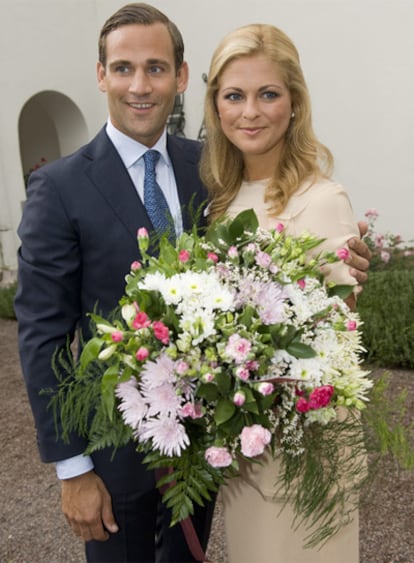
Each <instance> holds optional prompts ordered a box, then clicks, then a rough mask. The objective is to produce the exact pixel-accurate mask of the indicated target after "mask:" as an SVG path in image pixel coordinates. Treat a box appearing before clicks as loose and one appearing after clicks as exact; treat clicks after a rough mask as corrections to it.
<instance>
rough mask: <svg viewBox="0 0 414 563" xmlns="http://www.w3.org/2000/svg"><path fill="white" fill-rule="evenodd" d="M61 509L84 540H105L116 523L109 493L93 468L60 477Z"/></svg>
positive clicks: (112, 531)
mask: <svg viewBox="0 0 414 563" xmlns="http://www.w3.org/2000/svg"><path fill="white" fill-rule="evenodd" d="M61 490H62V512H63V514H64V515H65V517H66V520H67V521H68V523H69V525H70V526H71V528H72V530H73V531H74V533H75V534H76V535H77V536H79V537H80V538H82V539H83V540H84V541H90V540H97V541H105V540H107V539H108V538H109V532H110V533H112V534H115V533H116V532H117V531H118V526H117V524H116V522H115V518H114V515H113V513H112V501H111V496H110V494H109V492H108V490H107V488H106V487H105V484H104V482H103V481H102V479H101V478H100V477H98V475H97V474H96V473H95V472H94V471H88V472H87V473H83V474H82V475H79V476H77V477H72V478H71V479H62V481H61Z"/></svg>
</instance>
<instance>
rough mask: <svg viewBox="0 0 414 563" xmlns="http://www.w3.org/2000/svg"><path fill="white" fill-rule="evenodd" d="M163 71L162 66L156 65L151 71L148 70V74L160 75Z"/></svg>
mask: <svg viewBox="0 0 414 563" xmlns="http://www.w3.org/2000/svg"><path fill="white" fill-rule="evenodd" d="M162 71H163V69H162V67H160V66H155V65H154V66H150V67H149V69H148V72H149V73H150V74H159V73H160V72H162Z"/></svg>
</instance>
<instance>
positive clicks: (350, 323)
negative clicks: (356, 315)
mask: <svg viewBox="0 0 414 563" xmlns="http://www.w3.org/2000/svg"><path fill="white" fill-rule="evenodd" d="M356 327H357V323H356V321H351V320H349V321H346V330H349V331H352V330H356Z"/></svg>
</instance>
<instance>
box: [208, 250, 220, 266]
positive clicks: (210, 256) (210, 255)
mask: <svg viewBox="0 0 414 563" xmlns="http://www.w3.org/2000/svg"><path fill="white" fill-rule="evenodd" d="M207 258H208V259H209V260H212V261H213V262H215V263H216V264H217V262H218V259H219V258H218V256H217V254H216V253H215V252H209V253H208V254H207Z"/></svg>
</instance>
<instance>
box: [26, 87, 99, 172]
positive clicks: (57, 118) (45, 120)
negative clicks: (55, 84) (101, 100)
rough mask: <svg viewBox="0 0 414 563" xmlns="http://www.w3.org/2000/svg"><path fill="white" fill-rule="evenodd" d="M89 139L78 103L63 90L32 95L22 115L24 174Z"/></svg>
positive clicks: (72, 149)
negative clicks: (63, 92)
mask: <svg viewBox="0 0 414 563" xmlns="http://www.w3.org/2000/svg"><path fill="white" fill-rule="evenodd" d="M87 140H88V129H87V126H86V122H85V119H84V117H83V115H82V113H81V111H80V109H79V108H78V106H77V105H76V104H75V103H74V102H73V101H72V100H71V99H70V98H68V97H67V96H65V95H64V94H61V93H60V92H54V91H44V92H39V93H38V94H35V95H34V96H32V97H31V98H30V99H29V100H28V101H27V102H26V103H25V105H24V106H23V108H22V110H21V112H20V116H19V143H20V158H21V163H22V170H23V175H24V177H25V178H27V177H28V175H29V174H30V172H31V171H32V170H33V169H35V168H38V167H39V166H42V165H43V164H45V163H46V162H51V161H53V160H56V159H57V158H60V157H61V156H65V155H67V154H70V153H71V152H73V151H74V150H76V149H77V148H79V147H80V146H81V145H83V144H84V143H86V142H87Z"/></svg>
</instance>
